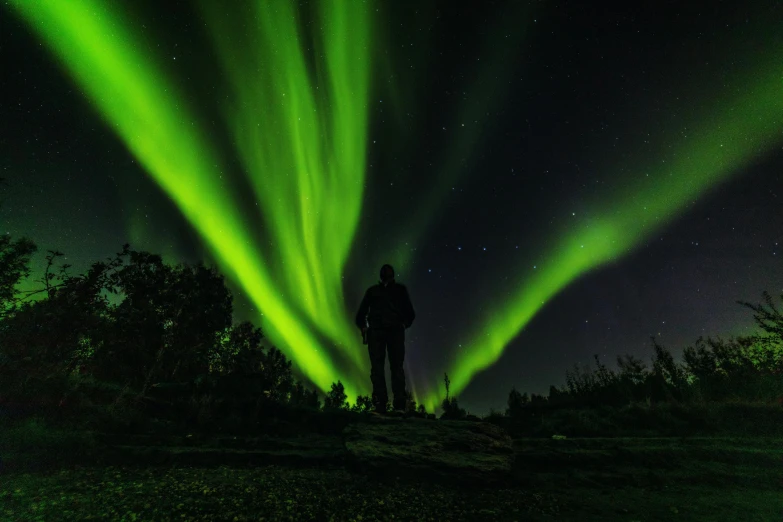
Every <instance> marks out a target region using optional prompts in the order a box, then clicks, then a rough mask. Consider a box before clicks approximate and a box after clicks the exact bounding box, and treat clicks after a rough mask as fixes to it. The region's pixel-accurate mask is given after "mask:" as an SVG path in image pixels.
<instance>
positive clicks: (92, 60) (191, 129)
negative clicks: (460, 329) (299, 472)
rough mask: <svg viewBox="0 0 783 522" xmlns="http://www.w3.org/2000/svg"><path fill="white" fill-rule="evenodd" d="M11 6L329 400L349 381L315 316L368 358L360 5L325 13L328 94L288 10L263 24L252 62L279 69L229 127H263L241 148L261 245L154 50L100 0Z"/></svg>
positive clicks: (364, 26) (266, 76)
mask: <svg viewBox="0 0 783 522" xmlns="http://www.w3.org/2000/svg"><path fill="white" fill-rule="evenodd" d="M12 5H13V7H15V8H16V9H17V11H18V12H19V13H20V14H21V15H22V16H23V18H24V19H25V20H26V21H27V22H28V23H29V24H30V26H31V27H32V28H33V29H34V30H35V31H36V32H37V33H38V34H39V35H40V36H41V37H42V38H43V40H44V41H45V42H46V43H47V44H48V45H49V47H50V49H51V50H52V51H53V52H54V53H55V54H56V55H57V56H58V58H59V59H60V60H61V62H62V64H63V65H64V66H65V68H66V69H67V71H68V72H69V73H70V74H71V75H72V76H73V78H74V80H75V81H76V82H77V83H78V84H79V85H80V86H81V87H82V88H83V89H84V90H85V92H86V94H87V95H88V96H89V98H90V100H91V101H92V102H93V103H94V105H95V106H96V108H97V109H98V110H99V111H100V114H101V115H102V116H103V118H104V119H105V120H106V122H107V124H108V125H109V126H110V127H111V128H112V129H113V130H114V131H115V132H116V133H117V134H118V135H119V137H120V138H121V139H122V140H123V141H124V142H125V144H126V145H127V147H128V148H129V149H130V150H131V151H132V153H133V154H134V155H135V156H136V157H137V158H138V159H139V161H140V162H141V163H142V164H143V165H144V167H145V168H146V170H147V171H148V172H149V173H150V175H152V177H153V178H154V179H155V181H156V182H157V183H158V184H159V185H160V187H161V188H162V189H163V190H164V191H165V192H166V193H167V194H168V195H169V197H171V199H172V200H173V201H174V202H175V203H176V204H177V206H178V207H179V208H180V209H181V211H182V212H183V214H184V215H185V216H186V217H187V219H188V220H189V221H190V222H191V223H192V225H193V226H194V227H195V228H196V229H197V230H198V231H199V233H200V234H201V235H202V237H203V238H204V240H205V242H206V243H207V244H208V246H209V248H210V249H211V250H212V252H213V255H214V256H215V258H216V259H217V260H218V262H219V263H220V265H221V267H222V269H223V270H224V272H225V273H226V275H227V276H228V277H231V278H233V279H234V280H235V281H237V282H238V283H239V284H240V285H241V286H242V287H243V288H244V290H245V292H246V293H247V294H248V295H249V296H250V298H251V299H252V300H253V302H254V303H255V304H256V305H257V306H258V308H259V309H261V310H262V311H263V313H264V317H263V321H262V324H263V326H264V328H265V330H266V333H267V335H268V336H269V337H270V339H272V340H273V341H274V342H275V343H277V344H278V345H280V347H281V348H282V349H283V350H285V351H286V352H287V353H288V355H289V356H290V357H291V358H292V359H293V360H294V361H295V362H296V363H297V364H298V366H299V368H300V369H301V371H303V372H304V374H305V375H307V377H308V378H310V379H311V380H312V381H313V382H314V383H315V384H316V385H317V386H318V387H320V388H321V389H322V390H328V389H329V387H330V385H331V383H332V382H333V381H334V380H335V376H336V375H340V373H338V371H337V368H336V367H335V366H334V363H333V357H331V356H330V354H329V352H328V349H327V348H326V347H327V346H329V345H328V344H324V343H323V342H322V341H323V340H322V339H318V338H317V337H316V336H315V335H314V334H313V332H312V331H311V329H310V328H309V324H308V321H307V319H310V320H311V321H312V322H313V323H314V324H318V325H321V326H323V328H324V333H326V334H327V335H328V336H329V337H330V338H331V342H332V343H334V344H341V346H342V347H343V350H346V351H349V350H348V348H349V346H350V343H351V342H353V346H355V347H356V350H360V349H361V344H360V340H357V339H356V337H357V335H356V333H355V332H353V331H351V332H350V333H351V334H353V335H352V336H349V330H348V327H349V323H348V321H347V319H346V318H345V317H344V315H343V314H340V313H339V312H338V311H342V310H343V308H344V305H343V303H342V302H341V298H342V292H341V286H340V277H341V267H342V263H343V262H344V260H345V257H346V256H347V251H348V248H349V246H350V243H351V240H352V239H353V231H354V228H355V226H356V221H357V219H358V216H359V212H360V205H361V193H362V183H363V175H364V164H363V162H364V140H365V135H366V129H365V127H366V97H367V90H368V88H369V85H368V84H369V65H368V64H366V63H364V62H365V61H366V56H367V54H368V51H367V41H366V40H367V37H368V33H369V27H368V14H367V12H366V10H365V9H363V8H360V7H359V4H357V5H356V8H353V7H352V8H351V9H348V8H347V7H346V5H347V4H343V3H340V2H325V3H320V4H319V5H320V7H321V13H322V15H323V20H322V22H323V25H324V27H325V31H326V32H327V34H328V35H329V39H328V44H327V47H326V48H325V49H323V52H324V54H325V55H326V60H325V63H324V64H322V65H321V66H320V68H319V73H318V77H319V78H321V79H322V81H323V82H324V83H323V84H321V85H317V87H320V92H323V91H327V92H326V93H324V94H320V92H316V91H315V90H313V86H312V85H311V83H310V82H309V80H308V77H307V75H306V73H305V71H304V60H303V57H302V50H301V48H300V43H299V42H298V39H297V34H296V26H295V22H294V13H293V12H292V10H291V8H290V4H288V3H286V2H281V3H280V4H279V7H280V9H278V10H274V11H273V10H269V9H265V10H264V11H263V12H264V16H261V17H259V21H260V22H261V23H262V25H263V27H261V31H260V32H262V33H263V36H262V37H261V38H264V39H266V43H267V44H269V45H268V46H267V47H266V48H265V50H263V49H264V48H263V47H261V46H260V45H259V46H258V47H257V48H256V49H255V50H256V51H257V53H258V54H256V53H253V52H252V50H250V51H248V52H249V55H248V57H249V58H251V59H269V60H270V61H272V63H274V64H275V65H274V66H273V67H270V68H269V69H267V70H265V71H264V72H263V73H262V80H263V83H261V84H254V85H252V86H251V85H248V84H244V83H242V84H240V86H239V88H240V89H241V88H242V87H246V88H248V92H244V93H242V92H240V93H239V100H240V102H241V103H251V102H252V104H251V105H246V106H244V107H242V106H240V107H237V112H236V114H235V115H234V117H233V118H232V122H233V123H234V124H235V130H236V132H237V133H238V134H240V133H241V132H242V131H246V130H249V129H248V126H249V125H251V124H252V125H253V126H255V128H256V129H255V130H256V132H255V133H254V134H251V135H248V134H245V135H244V136H243V138H244V139H243V141H242V142H240V143H239V147H240V150H241V151H242V158H243V160H244V162H245V168H246V169H247V173H248V177H249V178H250V179H251V181H252V182H253V185H254V186H255V187H256V189H257V193H258V196H259V198H260V199H261V202H262V203H263V205H264V206H265V208H264V210H265V217H266V218H268V223H272V224H273V225H274V226H272V227H270V233H271V234H273V236H272V237H271V238H264V239H263V240H262V239H259V238H256V237H253V236H252V234H251V232H250V230H251V227H249V226H248V225H247V224H246V222H245V219H244V218H243V216H242V215H241V214H240V212H239V211H238V210H237V208H236V204H235V199H234V197H235V196H236V193H237V190H241V188H239V187H232V186H227V185H226V182H225V180H223V179H222V176H221V173H222V171H223V168H224V167H223V164H224V162H223V161H222V160H221V159H220V157H219V155H218V154H217V152H216V151H214V149H213V147H212V146H211V144H210V141H209V139H208V138H207V137H206V136H205V134H204V133H203V132H201V131H200V128H201V125H200V122H199V121H198V119H197V117H196V114H195V112H193V111H191V110H189V108H188V107H187V106H186V103H185V102H184V98H183V97H182V96H181V95H179V91H178V88H177V86H176V85H175V83H174V82H173V81H171V79H170V78H168V77H167V75H166V74H165V69H164V68H163V67H161V66H160V64H159V63H157V62H156V61H155V60H154V59H153V58H151V57H149V56H148V55H146V54H143V53H142V52H140V51H139V49H145V48H146V47H145V46H144V45H142V43H141V39H140V38H139V37H138V35H136V34H134V33H133V32H132V31H131V29H130V28H131V24H129V23H128V22H127V21H126V20H124V19H123V18H122V17H121V16H120V14H119V13H118V12H114V11H113V10H112V9H111V7H110V5H109V4H105V3H103V2H98V1H94V0H74V1H68V2H60V1H58V0H44V1H41V2H26V1H22V0H14V1H13V2H12ZM261 6H262V4H259V9H261ZM264 31H266V32H265V33H264ZM348 35H350V38H351V39H350V41H349V40H348ZM260 43H261V42H259V44H260ZM283 63H285V64H286V66H285V67H282V64H283ZM231 68H232V69H233V67H231ZM242 79H244V78H240V80H242ZM251 87H252V88H251ZM327 108H328V110H327ZM319 111H320V112H319ZM275 125H280V127H275ZM325 135H326V136H328V138H324V137H322V136H325ZM346 191H347V193H346ZM269 241H272V242H273V243H275V248H274V250H273V252H274V253H275V256H274V257H271V258H267V257H266V256H263V255H262V248H261V247H260V244H262V243H264V242H269ZM283 274H285V277H282V278H281V277H280V276H281V275H283ZM325 307H326V308H325ZM316 317H317V318H318V322H317V323H315V321H313V320H314V319H315V318H316ZM325 318H334V319H333V320H331V321H328V320H325ZM341 320H342V321H341ZM359 354H360V355H364V351H363V350H362V351H361V352H358V354H357V356H356V357H355V358H354V361H355V362H356V363H364V359H363V358H362V357H359ZM364 366H369V364H368V363H364ZM360 369H365V370H366V371H364V372H360V371H359V370H360ZM360 374H361V376H362V379H361V380H358V376H359V375H360ZM365 374H369V370H368V369H366V368H354V370H353V371H351V373H350V376H348V375H345V374H344V373H342V375H341V378H342V379H343V382H344V383H345V385H346V389H347V390H348V391H349V393H350V395H352V396H353V395H354V394H355V393H357V392H365V393H366V391H367V388H368V386H369V385H368V384H367V383H365V382H364V381H368V379H367V378H366V377H365Z"/></svg>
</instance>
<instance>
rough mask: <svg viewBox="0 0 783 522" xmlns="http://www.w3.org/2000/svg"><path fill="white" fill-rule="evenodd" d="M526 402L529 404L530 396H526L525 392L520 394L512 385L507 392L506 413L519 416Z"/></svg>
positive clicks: (526, 404) (514, 416) (510, 415)
mask: <svg viewBox="0 0 783 522" xmlns="http://www.w3.org/2000/svg"><path fill="white" fill-rule="evenodd" d="M528 404H530V398H529V397H528V396H527V392H525V393H524V394H521V393H519V391H517V389H516V387H512V388H511V391H510V392H509V393H508V401H507V407H506V415H507V416H508V417H513V418H516V417H520V416H521V415H522V412H523V411H524V410H525V408H526V407H527V406H528Z"/></svg>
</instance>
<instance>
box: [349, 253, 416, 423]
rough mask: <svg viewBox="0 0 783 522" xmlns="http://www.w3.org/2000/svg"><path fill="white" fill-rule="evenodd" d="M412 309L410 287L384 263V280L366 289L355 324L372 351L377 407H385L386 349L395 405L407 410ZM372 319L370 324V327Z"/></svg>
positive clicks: (413, 316) (371, 376)
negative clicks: (407, 346)
mask: <svg viewBox="0 0 783 522" xmlns="http://www.w3.org/2000/svg"><path fill="white" fill-rule="evenodd" d="M415 317H416V313H415V312H414V311H413V305H412V304H411V300H410V297H409V296H408V290H407V289H406V288H405V286H403V285H400V284H397V282H395V281H394V268H392V267H391V265H383V266H382V267H381V282H380V283H378V284H377V285H373V286H371V287H370V288H368V289H367V292H366V293H365V294H364V299H362V304H361V305H360V306H359V312H358V313H357V314H356V325H357V326H358V327H359V328H361V330H362V334H363V335H366V336H367V345H368V351H369V352H370V364H371V366H372V369H371V370H370V380H371V381H372V402H373V405H374V406H375V411H379V412H384V411H386V402H387V401H388V396H387V394H386V393H387V392H386V375H385V372H384V369H385V368H384V367H385V365H386V352H387V350H388V352H389V366H390V367H391V379H392V392H393V393H394V405H393V406H394V409H395V410H404V409H405V402H406V400H407V393H406V391H405V373H404V372H403V369H402V362H403V361H404V360H405V329H406V328H409V327H410V326H411V324H413V319H414V318H415ZM368 323H369V328H368Z"/></svg>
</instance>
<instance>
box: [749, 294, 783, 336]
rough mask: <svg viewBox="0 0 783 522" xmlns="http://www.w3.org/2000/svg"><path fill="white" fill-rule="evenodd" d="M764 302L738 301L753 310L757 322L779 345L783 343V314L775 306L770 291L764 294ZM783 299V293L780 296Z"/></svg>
mask: <svg viewBox="0 0 783 522" xmlns="http://www.w3.org/2000/svg"><path fill="white" fill-rule="evenodd" d="M762 297H763V299H764V303H766V305H765V304H764V303H758V304H752V303H748V302H745V301H738V302H739V304H741V305H743V306H746V307H748V308H750V309H751V310H753V319H754V320H755V321H756V324H757V325H758V326H759V328H761V329H762V330H764V331H765V332H766V333H767V334H768V335H769V336H770V337H771V338H772V340H773V342H776V343H777V344H778V345H780V344H783V314H782V313H781V312H780V310H778V308H777V306H775V303H774V300H773V299H772V296H771V295H770V293H769V292H764V293H763V294H762ZM780 298H781V300H783V294H781V296H780Z"/></svg>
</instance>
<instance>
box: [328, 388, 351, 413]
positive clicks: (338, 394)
mask: <svg viewBox="0 0 783 522" xmlns="http://www.w3.org/2000/svg"><path fill="white" fill-rule="evenodd" d="M324 409H325V410H344V409H348V396H347V395H346V394H345V387H344V386H343V383H342V382H340V381H337V382H336V383H332V389H331V390H330V391H329V393H327V394H326V398H325V399H324Z"/></svg>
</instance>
